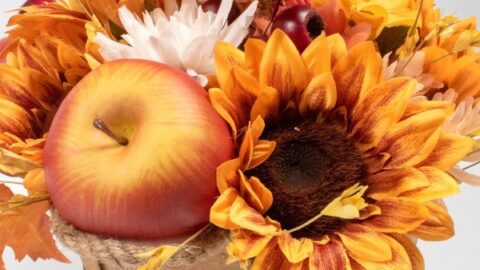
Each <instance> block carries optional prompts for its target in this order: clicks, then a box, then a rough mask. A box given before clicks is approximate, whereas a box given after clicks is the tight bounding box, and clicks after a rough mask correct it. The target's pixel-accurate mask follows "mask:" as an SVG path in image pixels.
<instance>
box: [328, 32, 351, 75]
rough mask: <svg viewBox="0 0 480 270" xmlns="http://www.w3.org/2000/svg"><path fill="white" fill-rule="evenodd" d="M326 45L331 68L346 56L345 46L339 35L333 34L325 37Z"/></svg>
mask: <svg viewBox="0 0 480 270" xmlns="http://www.w3.org/2000/svg"><path fill="white" fill-rule="evenodd" d="M327 44H328V48H329V51H330V62H331V66H332V67H333V66H335V65H336V64H337V62H338V61H339V60H340V59H341V58H342V57H344V56H345V55H347V44H346V43H345V39H344V38H343V37H342V36H341V35H340V34H333V35H330V36H328V37H327Z"/></svg>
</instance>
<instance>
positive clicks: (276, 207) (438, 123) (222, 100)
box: [209, 31, 474, 270]
mask: <svg viewBox="0 0 480 270" xmlns="http://www.w3.org/2000/svg"><path fill="white" fill-rule="evenodd" d="M215 62H216V70H217V78H218V83H219V85H220V88H212V89H210V91H209V95H210V98H211V101H212V104H213V106H214V107H215V108H216V110H217V111H218V112H219V113H220V114H221V115H222V117H223V118H224V119H225V120H226V121H227V122H228V123H229V125H230V126H231V128H232V133H233V136H234V137H235V138H237V144H238V147H237V153H238V156H237V158H235V159H233V160H230V161H227V162H225V163H224V164H222V165H221V166H220V167H219V168H218V170H217V184H218V188H219V190H220V192H221V195H220V197H219V198H218V199H217V201H216V202H215V204H214V205H213V207H212V209H211V216H210V221H211V222H212V223H213V224H215V225H217V226H219V227H221V228H224V229H227V230H230V231H231V242H230V244H229V245H228V247H227V250H228V252H229V254H230V255H231V259H232V260H240V261H241V262H242V263H243V264H244V265H246V264H248V263H249V262H250V261H251V260H252V261H253V262H252V266H251V269H253V270H257V269H262V270H268V269H275V270H282V269H339V270H340V269H367V270H374V269H380V268H382V269H423V268H424V266H423V259H422V256H421V254H420V253H419V251H418V250H417V248H416V247H415V245H414V244H413V243H412V241H411V240H410V238H409V235H411V236H414V237H417V238H421V239H424V240H443V239H447V238H449V237H451V236H452V235H453V225H452V220H451V218H450V216H449V215H448V213H447V211H446V210H445V209H444V208H443V207H442V206H441V205H439V204H438V203H437V202H436V200H438V199H441V198H443V197H445V196H449V195H452V194H455V193H456V192H457V191H458V185H457V182H456V181H455V180H454V179H453V178H452V177H451V176H450V175H448V174H447V173H446V172H445V171H446V170H448V169H450V168H451V167H452V166H454V165H455V164H456V163H457V162H458V161H459V160H460V159H462V158H463V157H465V156H467V155H468V154H469V153H471V152H472V151H473V148H474V147H473V145H474V141H473V140H472V139H471V138H469V137H465V136H461V135H456V134H451V133H446V132H445V131H444V130H443V125H444V123H445V121H446V119H447V117H448V116H449V115H450V114H451V113H452V111H453V106H454V105H453V104H452V103H450V102H440V101H422V102H413V101H412V99H411V98H412V95H413V93H414V91H415V84H416V82H415V80H414V79H411V78H407V77H399V78H394V79H390V80H384V79H383V65H382V59H381V56H380V54H379V52H378V51H377V49H376V47H375V46H374V44H373V43H372V42H362V43H360V44H358V45H356V46H354V47H353V48H352V49H350V50H347V46H346V44H345V42H344V40H343V38H341V37H340V36H339V35H332V36H329V37H325V36H320V37H319V38H317V39H316V40H314V41H313V42H312V44H311V45H310V46H309V47H308V48H307V49H306V50H305V51H304V52H303V53H302V54H300V53H299V52H298V51H297V50H296V48H295V45H294V44H293V43H292V41H291V40H289V38H288V37H287V36H286V35H285V34H284V33H283V32H281V31H275V32H274V33H273V34H272V36H271V37H270V39H269V40H268V42H267V43H264V42H263V41H260V40H255V39H250V40H248V41H247V43H246V45H245V52H243V51H240V50H239V49H237V48H235V47H233V46H231V45H228V44H226V43H220V44H219V45H218V46H217V49H216V52H215Z"/></svg>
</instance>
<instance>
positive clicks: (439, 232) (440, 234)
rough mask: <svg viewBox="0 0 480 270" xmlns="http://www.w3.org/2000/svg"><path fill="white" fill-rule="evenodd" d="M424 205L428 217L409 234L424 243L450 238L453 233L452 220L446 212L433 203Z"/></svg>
mask: <svg viewBox="0 0 480 270" xmlns="http://www.w3.org/2000/svg"><path fill="white" fill-rule="evenodd" d="M426 205H427V207H428V210H429V211H430V217H429V218H428V219H427V220H426V221H425V222H423V224H422V225H420V226H419V227H417V228H416V229H415V230H413V231H412V232H411V234H412V235H413V236H415V237H417V238H420V239H422V240H426V241H443V240H447V239H449V238H451V237H452V236H453V235H454V234H455V231H454V228H453V220H452V218H451V217H450V215H449V214H448V212H447V210H446V209H445V208H443V207H442V206H440V205H438V204H437V203H434V202H429V203H427V204H426Z"/></svg>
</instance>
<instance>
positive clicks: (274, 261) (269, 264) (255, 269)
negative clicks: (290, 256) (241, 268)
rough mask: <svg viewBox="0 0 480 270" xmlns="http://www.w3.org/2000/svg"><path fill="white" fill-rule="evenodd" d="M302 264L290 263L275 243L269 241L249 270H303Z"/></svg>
mask: <svg viewBox="0 0 480 270" xmlns="http://www.w3.org/2000/svg"><path fill="white" fill-rule="evenodd" d="M303 269H304V268H303V263H297V264H292V263H290V262H289V261H288V260H287V258H286V257H285V255H283V252H282V250H280V247H279V246H278V242H277V241H270V243H269V244H268V245H267V247H266V248H265V249H264V250H263V251H262V252H261V253H260V254H259V255H258V256H257V257H256V258H255V260H254V261H253V264H252V267H251V268H250V270H303Z"/></svg>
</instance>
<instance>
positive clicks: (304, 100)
mask: <svg viewBox="0 0 480 270" xmlns="http://www.w3.org/2000/svg"><path fill="white" fill-rule="evenodd" d="M336 102H337V88H336V86H335V80H334V79H333V76H332V74H331V73H329V72H327V73H322V74H320V75H318V76H316V77H314V78H313V79H312V80H311V81H310V83H309V84H308V86H307V89H305V91H304V92H303V93H302V95H301V96H300V104H299V111H300V113H301V114H303V115H307V114H308V113H310V112H312V113H318V112H324V111H329V110H331V109H333V108H334V107H335V104H336Z"/></svg>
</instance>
